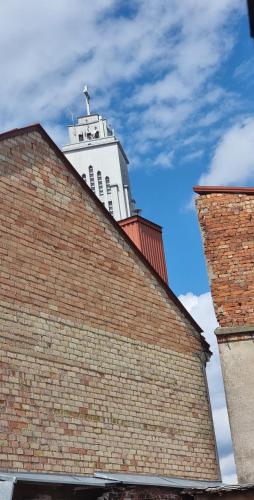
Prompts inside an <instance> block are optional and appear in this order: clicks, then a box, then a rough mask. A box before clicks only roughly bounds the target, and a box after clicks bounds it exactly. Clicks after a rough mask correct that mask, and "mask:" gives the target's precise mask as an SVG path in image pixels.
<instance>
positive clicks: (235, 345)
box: [194, 187, 254, 483]
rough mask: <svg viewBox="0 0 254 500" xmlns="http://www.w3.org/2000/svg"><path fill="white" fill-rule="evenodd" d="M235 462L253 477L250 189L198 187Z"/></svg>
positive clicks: (244, 477)
mask: <svg viewBox="0 0 254 500" xmlns="http://www.w3.org/2000/svg"><path fill="white" fill-rule="evenodd" d="M194 190H195V191H196V193H198V195H199V196H198V197H197V200H196V207H197V213H198V218H199V223H200V228H201V233H202V239H203V244H204V250H205V256H206V263H207V271H208V276H209V282H210V286H211V292H212V298H213V303H214V307H215V313H216V316H217V320H218V322H219V328H217V329H216V331H215V333H216V335H217V340H218V344H219V351H220V358H221V364H222V372H223V378H224V385H225V391H226V399H227V405H228V413H229V420H230V427H231V432H232V439H233V445H234V450H235V461H236V467H237V473H238V480H239V481H240V482H242V483H243V482H253V481H254V426H253V419H254V417H253V415H254V384H253V381H254V188H253V189H252V188H220V187H215V188H213V187H198V188H195V189H194Z"/></svg>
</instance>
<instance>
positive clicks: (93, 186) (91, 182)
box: [88, 165, 95, 193]
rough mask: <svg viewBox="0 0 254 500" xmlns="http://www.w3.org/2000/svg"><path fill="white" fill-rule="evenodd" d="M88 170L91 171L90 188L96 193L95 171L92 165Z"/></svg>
mask: <svg viewBox="0 0 254 500" xmlns="http://www.w3.org/2000/svg"><path fill="white" fill-rule="evenodd" d="M88 171H89V180H90V188H91V189H92V191H93V192H94V193H95V183H94V173H93V167H92V165H90V166H89V169H88Z"/></svg>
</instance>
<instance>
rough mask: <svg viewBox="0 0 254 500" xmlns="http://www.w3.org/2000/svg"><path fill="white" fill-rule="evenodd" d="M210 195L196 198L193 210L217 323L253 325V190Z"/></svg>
mask: <svg viewBox="0 0 254 500" xmlns="http://www.w3.org/2000/svg"><path fill="white" fill-rule="evenodd" d="M200 189H201V191H202V188H200ZM218 189H219V188H218ZM211 191H212V188H211ZM211 191H210V190H209V188H208V192H207V193H206V194H205V193H204V194H203V195H202V194H201V196H199V197H198V198H197V210H198V217H199V222H200V226H201V229H202V234H203V240H204V247H205V253H206V261H207V268H208V274H209V279H210V284H211V291H212V295H213V300H214V305H215V311H216V315H217V319H218V321H219V324H220V326H237V325H246V324H254V301H253V297H254V189H253V192H252V191H251V190H246V192H245V193H244V192H241V191H240V192H234V190H233V191H230V190H229V191H225V192H216V191H215V192H211Z"/></svg>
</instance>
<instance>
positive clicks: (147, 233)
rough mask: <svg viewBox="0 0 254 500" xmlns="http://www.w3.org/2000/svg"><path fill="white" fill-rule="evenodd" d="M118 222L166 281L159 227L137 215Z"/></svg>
mask: <svg viewBox="0 0 254 500" xmlns="http://www.w3.org/2000/svg"><path fill="white" fill-rule="evenodd" d="M119 224H120V226H121V227H122V229H123V230H124V231H125V232H126V234H127V235H128V236H129V238H130V239H131V240H132V241H133V243H135V245H136V246H137V247H138V248H139V250H140V251H141V252H142V254H143V255H144V256H145V257H146V259H147V260H148V261H149V262H150V264H151V265H152V266H153V268H154V269H155V271H157V273H158V274H159V275H160V277H161V278H162V279H163V280H164V281H165V282H166V283H167V282H168V275H167V267H166V260H165V255H164V247H163V240H162V230H161V227H160V226H158V225H157V224H153V223H152V222H150V221H148V220H146V219H144V218H143V217H140V216H139V215H137V216H133V217H129V218H128V219H124V220H122V221H120V222H119Z"/></svg>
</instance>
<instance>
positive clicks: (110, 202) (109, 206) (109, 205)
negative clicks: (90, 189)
mask: <svg viewBox="0 0 254 500" xmlns="http://www.w3.org/2000/svg"><path fill="white" fill-rule="evenodd" d="M108 211H109V213H110V214H111V215H114V211H113V203H112V201H109V202H108Z"/></svg>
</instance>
